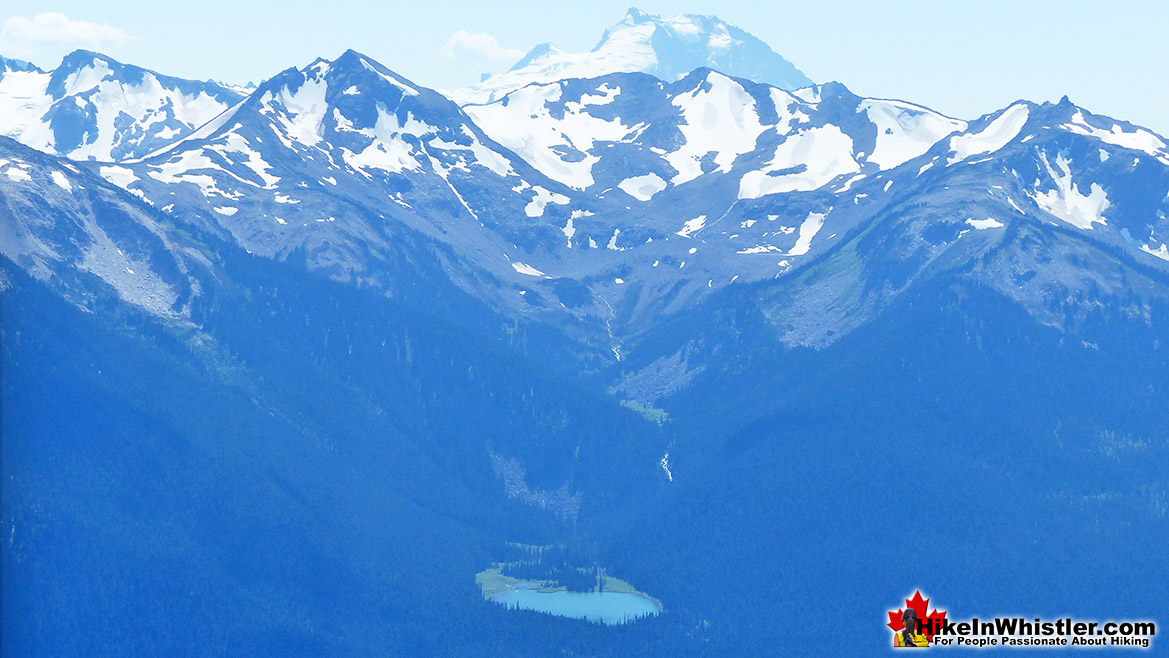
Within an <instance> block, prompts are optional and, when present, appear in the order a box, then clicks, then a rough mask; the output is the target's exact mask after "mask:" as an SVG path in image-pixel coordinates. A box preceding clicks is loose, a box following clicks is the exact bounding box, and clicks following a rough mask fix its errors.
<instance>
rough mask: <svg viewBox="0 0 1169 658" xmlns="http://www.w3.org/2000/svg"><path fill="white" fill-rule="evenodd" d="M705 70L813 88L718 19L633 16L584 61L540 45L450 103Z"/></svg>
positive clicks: (776, 57) (782, 86)
mask: <svg viewBox="0 0 1169 658" xmlns="http://www.w3.org/2000/svg"><path fill="white" fill-rule="evenodd" d="M703 67H705V68H710V69H713V70H716V71H721V72H723V73H726V74H727V75H732V76H735V77H740V78H746V79H748V80H754V81H756V82H762V83H766V84H769V85H773V86H776V87H779V88H780V89H788V90H790V89H798V88H800V87H807V86H808V85H811V84H812V81H811V80H809V79H808V78H807V76H805V75H804V74H803V73H801V72H800V71H799V70H798V69H797V68H796V67H795V66H794V65H792V64H791V62H788V61H787V60H786V59H784V58H783V57H781V56H779V55H778V54H776V53H775V52H774V51H773V50H772V49H771V48H770V47H769V46H768V45H767V44H766V43H764V42H762V41H760V40H759V39H757V38H755V37H754V36H752V35H750V34H748V33H747V32H745V31H744V30H742V29H740V28H738V27H735V26H734V25H731V24H730V23H727V22H725V21H722V20H719V19H718V18H717V17H714V16H697V15H693V14H680V15H678V16H675V17H674V18H660V17H658V16H651V15H649V14H647V13H645V12H643V11H641V10H639V9H630V10H629V12H628V13H627V14H626V15H625V18H623V19H622V20H621V21H620V22H619V23H617V24H616V25H614V26H613V27H611V28H609V29H608V30H606V31H605V34H604V35H603V36H602V37H601V41H600V42H599V43H598V44H597V45H596V47H595V48H593V49H592V50H591V51H589V52H587V53H568V52H564V51H562V50H560V49H558V48H556V47H555V46H553V45H552V44H548V43H545V44H540V45H539V46H536V47H535V48H533V49H532V50H531V51H529V52H528V54H527V55H525V56H524V57H523V59H521V60H520V61H519V62H517V63H516V64H515V66H513V67H512V68H511V70H509V71H507V72H506V73H500V74H497V75H493V76H490V77H489V78H487V79H486V80H484V81H483V82H481V83H479V84H476V85H472V86H470V87H465V88H463V89H456V90H453V91H450V92H447V95H448V96H450V98H452V99H454V100H455V101H456V102H458V103H459V104H460V105H465V104H467V103H487V102H491V101H493V100H497V99H499V98H502V97H503V96H504V95H505V94H507V93H508V92H510V91H512V90H515V89H519V88H520V87H523V86H525V85H528V84H531V83H545V82H552V81H555V80H566V79H571V78H596V77H599V76H603V75H607V74H609V73H620V72H634V71H637V72H641V73H648V74H650V75H653V76H655V77H657V78H659V79H661V80H664V81H667V82H673V81H675V80H678V79H680V78H682V77H684V76H686V75H687V74H689V73H690V72H691V71H693V70H694V69H697V68H703Z"/></svg>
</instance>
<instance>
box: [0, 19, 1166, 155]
mask: <svg viewBox="0 0 1169 658" xmlns="http://www.w3.org/2000/svg"><path fill="white" fill-rule="evenodd" d="M629 3H630V0H616V1H609V0H589V1H588V2H580V3H565V2H559V3H551V2H547V0H545V1H543V2H537V1H526V0H516V1H512V2H503V1H500V2H475V3H471V2H452V1H450V0H428V1H419V0H413V1H411V2H408V3H406V2H359V1H356V0H327V1H322V0H312V1H311V2H309V1H303V0H286V1H283V2H240V1H239V0H235V1H231V2H228V1H225V0H201V1H199V2H182V3H165V4H163V3H158V2H140V1H135V0H128V1H120V2H112V1H108V0H107V1H105V2H93V1H92V0H31V1H30V0H5V2H4V4H3V7H0V25H3V28H2V35H0V54H3V55H6V56H9V57H18V58H22V59H29V60H31V61H33V62H34V63H36V64H38V65H40V66H41V67H42V68H52V67H55V66H56V65H57V64H58V63H59V61H60V58H61V57H62V55H64V54H65V53H67V52H69V51H71V50H74V49H76V48H88V49H91V50H98V51H101V52H104V53H106V54H108V55H110V56H112V57H114V58H115V59H119V60H121V61H124V62H129V63H133V64H137V65H139V66H144V67H146V68H150V69H154V70H157V71H159V72H162V73H167V74H170V75H176V76H179V77H186V78H199V79H206V78H214V79H217V80H223V81H227V82H233V83H242V82H247V81H259V80H262V79H263V78H266V77H268V76H271V75H272V74H274V73H276V72H278V71H280V70H282V69H285V68H288V67H290V66H296V67H300V66H304V65H305V64H307V63H309V62H310V61H312V60H313V59H315V58H316V57H318V56H323V57H327V58H330V59H331V58H333V57H336V56H337V55H339V54H340V53H341V52H343V51H344V50H345V49H347V48H354V49H356V50H359V51H361V52H363V53H365V54H367V55H369V56H371V57H373V58H374V59H376V60H378V61H380V62H382V63H383V64H385V65H386V66H388V67H389V68H391V69H393V70H395V71H397V72H399V73H401V74H402V75H405V76H406V77H408V78H411V79H412V80H414V81H415V82H417V83H419V84H422V85H425V86H429V87H435V88H451V87H458V86H462V85H465V84H470V83H473V82H476V81H478V79H479V75H480V74H481V73H483V72H488V71H499V70H505V69H507V68H508V67H509V66H510V65H511V64H512V63H514V61H515V60H516V59H518V57H519V55H520V54H522V53H523V52H524V51H526V50H528V49H529V48H531V47H532V46H534V45H536V44H538V43H542V42H545V41H548V42H551V43H554V44H556V45H557V46H559V47H560V48H562V49H564V50H570V51H584V50H589V49H591V48H592V47H593V46H594V45H596V42H597V41H598V40H599V39H600V37H601V33H602V32H603V31H604V30H605V28H606V27H608V26H610V25H612V24H613V23H616V22H617V21H619V20H620V19H621V18H622V17H623V16H624V15H625V11H626V9H627V8H628V6H629ZM637 6H639V8H641V9H643V10H645V11H647V12H649V13H651V14H658V15H662V16H674V15H676V14H678V13H683V12H684V13H693V14H715V15H717V16H719V17H720V18H722V19H724V20H726V21H729V22H731V23H734V24H736V25H738V26H739V27H742V28H743V29H745V30H747V31H748V32H751V33H753V34H754V35H756V36H757V37H759V38H760V39H762V40H764V41H766V42H767V43H768V44H770V45H771V47H772V48H773V49H774V50H775V51H776V52H778V53H779V54H781V55H783V56H784V57H786V58H787V59H788V60H790V61H791V62H792V63H794V64H795V65H796V66H797V67H798V68H800V69H801V70H802V71H803V72H804V73H805V74H807V75H808V76H809V77H810V78H812V79H813V80H816V81H817V82H826V81H829V80H837V81H840V82H843V83H844V84H845V85H847V86H848V87H849V88H850V89H852V90H853V91H854V92H855V93H858V94H861V95H864V96H877V97H885V98H900V99H905V100H909V101H913V102H916V103H921V104H923V105H927V106H930V107H932V108H934V109H936V110H938V111H941V112H943V113H946V114H949V115H952V116H957V117H961V118H973V117H977V116H979V115H982V114H985V113H987V112H990V111H993V110H995V109H998V108H1001V107H1003V106H1005V105H1007V104H1009V103H1010V102H1011V101H1013V100H1016V99H1020V98H1025V99H1028V100H1033V101H1046V100H1050V101H1054V100H1058V99H1059V97H1060V96H1062V95H1064V94H1067V95H1068V96H1070V97H1071V99H1072V100H1073V101H1074V102H1075V103H1077V104H1079V105H1081V106H1084V107H1086V108H1088V109H1089V110H1091V111H1093V112H1096V113H1100V114H1107V115H1110V116H1113V117H1116V118H1120V119H1125V120H1128V121H1131V122H1133V123H1137V124H1141V125H1145V126H1148V127H1150V128H1152V129H1154V130H1156V131H1158V132H1160V133H1161V134H1162V135H1169V2H1166V1H1165V0H1112V1H1110V2H1105V3H1101V2H1086V1H1082V0H1062V1H1058V2H1056V1H1047V0H1037V1H1027V0H1013V1H1009V2H1008V1H1004V0H977V1H968V0H949V1H946V2H939V1H938V0H930V1H925V0H907V1H904V2H876V1H873V2H840V1H831V0H819V1H810V0H803V1H801V2H785V1H783V0H779V1H774V0H773V1H772V2H759V1H753V2H745V1H735V0H722V1H720V2H713V1H699V0H680V1H677V2H658V1H645V2H640V3H638V5H637ZM46 14H47V15H46ZM54 14H56V15H54ZM38 15H40V16H39V17H38ZM460 31H463V32H462V33H460ZM456 34H459V35H460V36H459V37H458V38H455V39H454V40H452V37H454V36H455V35H456Z"/></svg>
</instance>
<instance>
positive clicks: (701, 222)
mask: <svg viewBox="0 0 1169 658" xmlns="http://www.w3.org/2000/svg"><path fill="white" fill-rule="evenodd" d="M705 226H706V215H699V216H697V217H695V218H694V219H688V220H686V222H685V223H684V224H682V230H680V231H677V232H676V233H674V235H680V236H682V237H684V238H688V237H690V236H692V235H694V234H695V233H697V232H698V231H701V230H702V229H703V227H705Z"/></svg>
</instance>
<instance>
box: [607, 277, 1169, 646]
mask: <svg viewBox="0 0 1169 658" xmlns="http://www.w3.org/2000/svg"><path fill="white" fill-rule="evenodd" d="M1096 301H1098V302H1099V310H1098V311H1097V312H1095V313H1092V314H1090V315H1089V316H1088V319H1087V320H1086V321H1085V322H1084V326H1083V327H1082V329H1081V331H1082V332H1083V333H1082V338H1083V340H1081V337H1076V338H1072V337H1070V336H1068V335H1067V334H1064V333H1062V332H1060V331H1058V330H1056V329H1053V328H1047V327H1041V326H1038V325H1037V324H1036V323H1035V322H1034V321H1033V320H1031V319H1030V318H1029V317H1028V316H1027V315H1026V314H1025V313H1024V312H1022V311H1021V310H1020V309H1019V308H1018V307H1017V306H1015V305H1014V304H1012V303H1011V302H1009V301H1008V300H1006V299H1004V298H1003V297H1001V296H1000V295H999V294H997V293H995V292H993V291H991V290H989V289H987V288H984V287H981V286H978V285H975V284H971V283H969V282H963V281H961V280H959V279H956V278H954V277H944V278H941V279H939V280H937V281H935V282H933V283H931V284H929V285H928V286H923V287H922V288H921V289H919V290H918V291H916V292H915V293H913V294H912V295H908V296H907V298H905V299H903V300H901V301H900V302H899V303H898V304H897V305H896V306H895V307H894V308H892V309H891V310H890V311H888V312H887V313H886V314H884V315H882V316H881V317H880V318H879V319H878V320H877V321H875V322H874V323H873V324H871V325H870V326H868V327H865V328H863V329H861V330H858V331H857V332H855V333H854V334H852V335H850V336H848V337H847V338H845V339H842V340H841V341H839V342H838V343H837V344H835V345H833V346H832V347H830V348H828V349H826V350H823V351H818V352H816V351H811V350H786V349H780V348H775V349H771V350H767V349H765V348H763V346H765V345H767V344H769V343H773V341H774V338H773V337H772V336H770V335H769V332H768V331H767V330H766V328H764V327H762V326H760V325H759V324H757V323H755V324H753V323H752V321H751V320H750V319H749V318H750V316H751V314H750V313H739V314H738V315H737V316H736V314H735V313H734V311H733V310H731V309H723V310H724V311H726V313H725V314H724V315H721V316H708V317H718V318H719V320H718V321H717V322H716V323H712V325H713V326H715V327H717V328H718V330H721V331H722V332H724V335H726V336H729V335H737V336H738V339H739V340H737V341H731V340H729V339H728V342H727V343H724V344H728V345H730V346H732V348H731V349H727V350H725V351H724V352H723V353H722V354H723V356H722V357H720V358H716V359H712V360H711V362H710V363H709V364H708V370H707V372H708V373H710V374H709V375H708V376H705V377H703V378H702V380H701V381H700V382H696V383H695V385H694V386H693V387H692V388H691V389H690V390H691V391H692V392H691V393H688V394H687V395H686V396H685V397H684V398H681V399H678V400H677V401H676V404H673V405H668V406H667V409H669V410H670V413H671V414H672V415H674V416H675V418H676V422H677V424H678V426H680V427H687V426H688V425H690V424H697V425H699V427H698V428H697V429H696V431H695V432H694V434H693V435H691V436H690V437H689V438H688V439H683V438H679V444H678V445H677V446H675V448H674V449H673V450H672V451H671V459H672V461H675V462H676V465H675V468H674V472H675V484H676V485H677V488H676V489H674V490H671V492H670V494H669V495H667V496H665V497H663V499H662V500H661V501H660V507H657V508H655V509H654V512H653V513H652V515H649V516H647V517H646V518H643V519H641V520H639V521H638V522H636V523H635V524H634V525H633V526H631V527H630V528H629V529H627V530H626V531H625V532H622V533H619V534H618V539H617V540H616V541H615V542H614V543H613V544H612V546H610V549H611V550H610V553H609V555H608V557H607V559H609V561H610V563H612V564H614V565H616V566H619V568H621V569H622V570H623V572H624V573H628V574H630V577H631V578H633V579H635V580H636V581H637V582H639V583H644V584H645V586H646V587H647V588H650V590H651V591H656V592H659V593H660V595H661V596H662V598H663V599H664V600H667V601H672V602H673V603H674V607H673V609H672V612H673V613H674V614H676V615H677V616H678V617H683V618H688V623H685V622H682V621H681V620H680V619H678V620H676V621H677V622H678V623H679V624H681V625H683V626H687V627H689V628H698V629H707V630H705V631H703V633H704V634H705V636H706V637H707V638H708V639H709V640H710V641H711V642H712V648H713V647H718V649H717V650H714V651H713V654H714V655H754V654H757V653H758V652H759V651H760V650H761V648H762V647H768V646H794V645H795V644H798V643H799V642H801V638H807V637H809V636H810V637H831V638H832V640H831V646H832V647H833V648H834V650H836V649H839V650H841V651H843V652H844V653H855V654H857V655H859V654H862V653H870V652H871V651H872V647H874V646H880V645H881V644H883V643H885V642H886V641H887V635H888V631H887V629H885V628H884V627H883V624H884V622H885V621H886V619H885V618H884V612H885V610H888V609H893V610H896V609H897V607H898V604H899V603H900V602H901V599H902V598H904V597H906V596H910V595H912V593H913V591H914V590H915V589H917V588H921V589H922V591H923V592H925V593H927V595H933V596H935V597H936V598H935V603H936V604H938V605H939V607H941V608H942V609H948V610H950V611H951V614H952V615H955V616H962V618H966V617H969V616H975V615H981V616H984V617H986V616H990V615H994V614H1024V615H1030V614H1038V615H1044V616H1052V617H1054V616H1057V615H1063V614H1071V615H1080V616H1085V617H1092V616H1099V615H1102V614H1108V615H1114V616H1117V617H1124V616H1126V615H1127V616H1129V617H1130V618H1144V617H1146V616H1148V615H1151V614H1155V613H1156V611H1158V610H1160V609H1163V607H1164V602H1165V601H1166V600H1169V583H1167V581H1166V580H1165V579H1164V578H1163V574H1164V573H1165V572H1166V569H1167V568H1169V556H1167V554H1166V553H1165V551H1164V550H1163V547H1164V546H1165V545H1166V543H1167V542H1169V518H1167V507H1166V492H1167V491H1169V475H1167V473H1169V429H1167V428H1169V367H1167V366H1169V351H1167V350H1169V346H1167V344H1166V342H1165V337H1166V336H1169V324H1167V323H1169V306H1167V305H1166V304H1164V303H1160V304H1157V305H1155V306H1154V307H1153V308H1152V309H1151V323H1150V324H1146V323H1145V322H1143V321H1133V320H1131V319H1128V318H1126V317H1125V316H1124V314H1122V313H1119V312H1118V311H1117V309H1118V308H1120V307H1121V302H1122V301H1123V300H1110V299H1100V300H1096ZM731 318H736V319H731ZM735 345H737V346H738V347H734V346H735ZM748 345H752V346H754V348H755V349H754V350H753V351H747V348H746V346H748ZM715 391H717V395H716V394H715V393H714V392H715ZM700 401H701V402H705V403H707V405H706V406H705V407H698V406H697V405H698V404H699V402H700ZM712 406H713V408H712ZM688 410H693V411H688ZM719 422H721V423H722V424H723V427H724V428H725V430H724V431H723V432H718V431H715V430H711V427H712V426H713V425H715V424H717V423H719ZM704 436H705V437H706V438H707V439H708V440H709V439H711V438H714V439H715V440H716V442H717V445H715V446H711V445H710V444H706V445H702V444H700V443H699V442H700V441H701V439H702V437H704ZM686 441H690V442H691V443H690V449H689V450H688V449H687V443H686Z"/></svg>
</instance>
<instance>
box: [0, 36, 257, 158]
mask: <svg viewBox="0 0 1169 658" xmlns="http://www.w3.org/2000/svg"><path fill="white" fill-rule="evenodd" d="M2 64H3V66H2V67H0V135H4V136H6V137H12V138H14V139H16V140H17V141H19V142H21V143H23V144H25V145H27V146H31V147H33V148H35V149H37V150H40V151H44V152H46V153H53V154H56V155H63V156H66V157H68V158H72V159H74V160H98V161H101V162H111V161H116V160H123V159H127V158H135V157H141V156H143V155H146V154H147V153H150V152H151V151H153V150H155V149H158V148H160V147H162V146H164V145H166V144H169V143H171V142H172V141H174V140H175V139H179V138H182V137H185V136H187V135H188V134H190V133H191V132H192V131H193V130H194V129H195V128H198V127H199V126H201V125H203V124H204V123H207V122H208V121H210V120H211V119H212V118H214V117H215V116H216V115H218V114H219V113H221V112H223V111H224V110H226V109H227V108H228V107H230V106H232V105H234V104H235V103H238V102H239V101H240V99H241V98H242V96H241V95H240V94H239V93H238V92H236V91H232V90H230V89H227V88H225V87H222V86H220V85H218V84H215V83H213V82H196V81H191V80H182V79H179V78H172V77H170V76H165V75H160V74H158V73H155V72H153V71H148V70H146V69H142V68H139V67H137V66H131V65H127V64H122V63H120V62H117V61H115V60H113V59H111V58H109V57H106V56H105V55H100V54H98V53H93V52H89V51H85V50H78V51H75V52H73V53H71V54H69V55H67V56H66V57H65V58H64V60H62V62H61V65H60V66H59V67H57V68H56V69H54V70H53V71H41V70H40V69H38V68H36V67H35V66H32V65H29V64H27V63H22V62H17V61H16V60H4V61H3V62H2Z"/></svg>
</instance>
